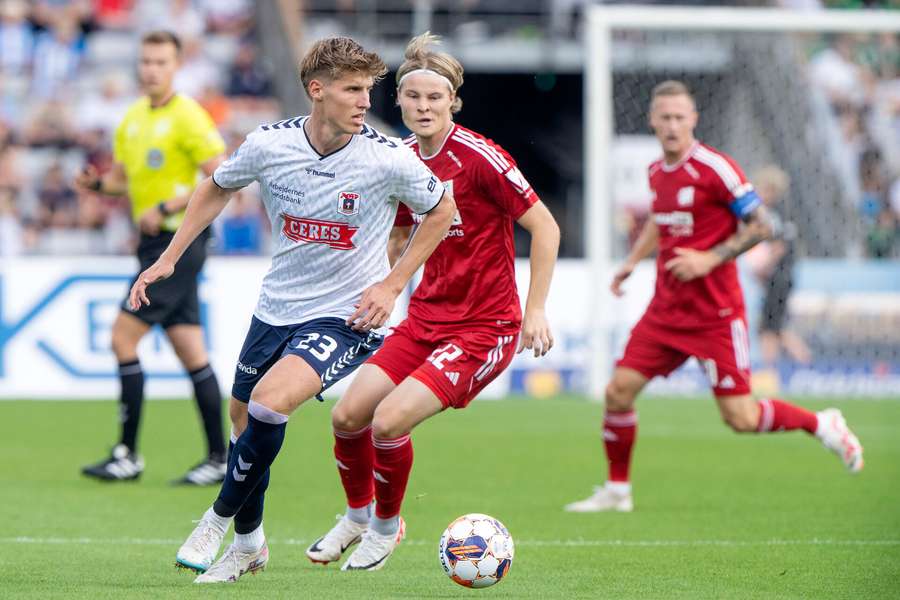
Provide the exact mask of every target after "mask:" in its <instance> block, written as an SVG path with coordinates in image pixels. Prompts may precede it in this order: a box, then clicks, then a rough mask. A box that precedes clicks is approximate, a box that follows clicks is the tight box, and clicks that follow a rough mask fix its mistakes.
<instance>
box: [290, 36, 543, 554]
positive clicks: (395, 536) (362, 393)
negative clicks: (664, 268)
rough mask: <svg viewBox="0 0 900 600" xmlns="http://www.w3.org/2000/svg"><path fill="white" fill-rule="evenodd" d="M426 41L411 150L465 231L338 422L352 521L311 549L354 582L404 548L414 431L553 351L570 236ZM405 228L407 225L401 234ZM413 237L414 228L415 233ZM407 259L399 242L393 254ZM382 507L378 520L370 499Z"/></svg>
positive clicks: (406, 114) (436, 259) (336, 412)
mask: <svg viewBox="0 0 900 600" xmlns="http://www.w3.org/2000/svg"><path fill="white" fill-rule="evenodd" d="M435 41H436V38H435V37H434V36H432V35H430V34H428V33H426V34H423V35H421V36H418V37H416V38H414V39H413V40H412V41H411V42H410V44H409V46H408V47H407V49H406V61H405V62H404V63H403V64H402V65H401V66H400V68H399V69H398V71H397V95H398V102H399V104H400V107H401V109H402V113H403V122H404V123H405V124H406V125H407V127H409V128H410V129H411V130H412V131H413V132H414V134H415V135H414V136H410V137H409V138H408V139H407V140H406V142H407V143H408V144H409V145H411V146H412V148H413V149H414V150H415V151H416V153H417V154H418V155H419V157H420V158H421V159H422V160H423V161H424V162H425V164H426V165H427V166H428V167H429V168H430V169H431V170H432V172H433V173H434V174H435V175H436V176H437V177H438V178H440V179H441V181H443V182H444V185H445V186H446V187H447V189H452V190H453V191H452V194H453V196H454V198H455V200H456V205H457V214H456V217H455V218H454V221H453V225H451V227H450V230H449V231H448V232H447V235H446V236H445V238H444V241H443V242H442V243H441V244H440V245H439V246H438V247H437V249H436V250H435V252H434V253H433V254H432V255H431V256H430V257H429V259H428V260H427V261H426V263H425V272H424V276H423V279H422V281H421V283H420V284H419V286H418V287H417V288H416V291H415V293H414V294H413V296H412V299H411V300H410V304H409V311H408V317H407V318H406V320H404V321H403V322H402V323H400V325H399V326H398V327H397V328H396V329H395V330H394V332H393V333H392V334H391V335H390V336H388V337H387V338H386V340H385V342H384V345H383V346H382V347H381V350H380V351H379V352H378V353H377V354H376V355H374V356H373V357H372V358H371V359H369V360H368V361H367V362H366V363H365V364H363V366H362V367H360V370H359V372H358V374H357V376H356V378H355V379H354V381H353V382H352V384H351V385H350V388H349V389H348V390H347V393H346V394H345V395H344V396H343V397H342V398H341V399H340V401H339V402H338V403H337V404H336V405H335V406H334V409H333V410H332V425H333V427H334V439H335V446H334V454H335V458H336V459H337V466H338V472H339V474H340V476H341V482H342V484H343V486H344V491H345V492H346V495H347V513H346V514H345V515H344V516H343V517H342V518H341V519H340V520H339V521H338V523H337V524H336V525H335V526H334V527H333V528H332V529H331V530H330V531H329V532H328V533H327V534H326V535H325V536H323V537H322V538H320V539H319V540H317V541H316V542H315V543H314V544H312V545H311V546H310V547H309V549H308V550H307V551H306V554H307V556H308V557H309V558H310V559H311V560H312V561H314V562H320V563H328V562H332V561H335V560H338V559H339V558H340V557H341V555H342V554H343V552H344V551H345V550H346V549H347V548H348V547H349V546H351V545H353V544H354V543H356V542H358V541H360V542H361V543H360V545H359V547H357V548H356V550H355V551H354V552H353V553H352V554H351V555H350V557H349V558H348V559H347V561H346V562H345V563H344V565H343V567H342V568H343V569H344V570H376V569H380V568H381V567H383V566H384V564H385V561H386V560H387V558H388V557H389V556H390V554H391V553H392V552H393V550H394V548H395V546H396V545H397V543H398V542H399V541H400V539H402V537H403V533H404V524H403V521H402V520H401V519H400V516H399V515H400V505H401V502H402V500H403V495H404V493H405V491H406V484H407V481H408V479H409V474H410V471H411V469H412V462H413V449H412V443H411V442H410V435H409V434H410V431H412V429H413V428H414V427H415V426H416V425H418V424H419V423H421V422H422V421H424V420H425V419H427V418H429V417H431V416H433V415H436V414H438V413H439V412H441V411H443V410H445V409H446V408H449V407H453V408H464V407H465V406H466V405H467V404H468V403H469V402H470V401H471V400H472V399H473V398H474V397H475V396H477V395H478V393H479V392H480V391H481V390H482V389H483V388H484V387H485V386H486V385H487V384H488V383H490V382H491V381H492V380H493V379H494V378H495V377H497V375H498V374H500V372H501V371H503V370H504V369H505V368H506V367H507V365H509V363H510V361H511V360H512V355H513V353H515V352H521V351H522V350H523V349H525V348H528V349H532V350H533V351H534V355H535V356H542V355H544V354H546V353H547V351H549V350H550V348H551V347H552V346H553V336H552V334H551V331H550V325H549V323H548V322H547V318H546V316H545V314H544V303H545V300H546V298H547V292H548V289H549V287H550V278H551V275H552V272H553V267H554V264H555V262H556V254H557V250H558V248H559V227H558V226H557V224H556V221H555V220H554V219H553V216H552V215H551V214H550V211H549V210H547V208H546V206H544V204H543V203H542V202H541V201H540V200H539V199H538V197H537V195H536V194H535V192H534V190H533V189H532V188H531V186H530V184H529V183H528V181H527V180H526V179H525V178H524V177H523V176H522V173H521V172H520V171H519V169H518V168H517V167H516V163H515V161H514V160H513V159H512V158H511V157H510V156H509V154H507V153H506V151H504V150H503V149H502V148H501V147H500V146H498V145H497V144H495V143H493V142H492V141H490V140H488V139H486V138H484V137H483V136H481V135H479V134H477V133H475V132H472V131H470V130H468V129H466V128H464V127H461V126H459V125H457V124H456V123H454V122H453V113H454V112H456V111H458V110H459V108H460V106H461V101H460V100H459V98H458V97H457V90H458V89H459V87H460V86H461V85H462V82H463V69H462V66H461V65H460V64H459V62H457V61H456V59H454V58H453V57H452V56H450V55H448V54H445V53H438V52H434V51H432V50H429V45H430V44H432V43H434V42H435ZM404 216H406V218H408V217H409V215H408V214H407V215H404V214H402V213H401V214H398V220H397V223H396V224H398V225H403V224H404V222H403V219H404ZM514 222H517V223H518V224H519V225H521V226H522V227H524V228H525V229H526V230H528V231H529V232H530V233H531V283H530V287H529V290H528V298H527V300H526V303H525V312H524V315H523V314H522V311H521V309H520V305H519V296H518V292H517V288H516V280H515V267H514V258H515V252H514V246H513V223H514ZM405 224H406V225H411V224H412V221H411V220H410V221H407V222H406V223H405ZM401 247H402V240H400V241H398V240H396V239H395V240H394V242H393V245H392V248H393V249H394V250H393V253H394V254H396V252H397V250H398V249H399V248H401ZM373 498H374V499H375V500H376V502H375V506H374V514H372V513H373V509H372V500H373Z"/></svg>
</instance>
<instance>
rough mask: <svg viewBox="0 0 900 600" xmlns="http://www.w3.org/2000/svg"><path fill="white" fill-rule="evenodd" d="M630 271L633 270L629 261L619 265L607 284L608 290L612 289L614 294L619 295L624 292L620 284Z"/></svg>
mask: <svg viewBox="0 0 900 600" xmlns="http://www.w3.org/2000/svg"><path fill="white" fill-rule="evenodd" d="M632 271H634V265H632V264H629V263H625V264H624V265H622V266H621V267H619V270H618V271H616V274H615V275H614V276H613V280H612V283H611V284H610V285H609V289H610V291H612V293H613V294H614V295H615V296H619V297H621V296H623V295H624V294H625V290H623V289H622V284H623V283H624V282H625V280H626V279H628V277H629V276H630V275H631V272H632Z"/></svg>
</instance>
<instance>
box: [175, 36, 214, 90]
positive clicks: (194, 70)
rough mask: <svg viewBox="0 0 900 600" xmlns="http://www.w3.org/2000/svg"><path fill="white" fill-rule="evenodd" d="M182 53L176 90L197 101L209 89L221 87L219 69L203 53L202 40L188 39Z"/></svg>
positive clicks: (184, 41) (176, 76)
mask: <svg viewBox="0 0 900 600" xmlns="http://www.w3.org/2000/svg"><path fill="white" fill-rule="evenodd" d="M182 43H183V44H184V46H183V49H182V51H181V61H182V62H181V68H180V69H179V70H178V74H177V75H175V89H176V90H178V91H179V92H181V93H182V94H187V95H188V96H190V97H191V98H194V99H197V98H199V97H200V95H201V94H202V93H203V90H205V89H206V88H208V87H219V71H220V70H219V68H218V67H217V66H216V65H215V63H213V62H212V61H211V60H210V59H209V58H207V56H206V55H205V54H204V53H203V43H202V40H201V39H200V38H187V39H184V40H182Z"/></svg>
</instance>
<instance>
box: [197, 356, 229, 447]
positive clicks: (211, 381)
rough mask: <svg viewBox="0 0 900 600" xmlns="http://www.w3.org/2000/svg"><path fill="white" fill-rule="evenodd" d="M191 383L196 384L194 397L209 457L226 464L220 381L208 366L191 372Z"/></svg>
mask: <svg viewBox="0 0 900 600" xmlns="http://www.w3.org/2000/svg"><path fill="white" fill-rule="evenodd" d="M190 375H191V382H192V383H193V384H194V397H195V398H196V399H197V409H198V410H199V411H200V418H201V419H202V420H203V429H204V431H205V432H206V446H207V449H208V450H209V457H210V458H212V459H214V460H216V461H219V462H225V436H224V434H223V432H222V394H221V392H220V391H219V381H218V380H217V379H216V374H215V372H214V371H213V369H212V366H211V365H209V364H207V365H205V366H203V367H200V368H199V369H196V370H194V371H191V372H190Z"/></svg>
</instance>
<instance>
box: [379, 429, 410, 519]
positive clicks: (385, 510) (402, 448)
mask: <svg viewBox="0 0 900 600" xmlns="http://www.w3.org/2000/svg"><path fill="white" fill-rule="evenodd" d="M372 445H373V446H374V447H375V468H374V473H375V516H376V517H378V518H379V519H389V518H391V517H395V516H397V515H399V514H400V505H401V504H402V503H403V495H404V494H405V493H406V484H407V482H408V481H409V473H410V471H412V464H413V447H412V442H411V441H410V439H409V434H406V435H403V436H400V437H398V438H394V439H392V440H388V439H381V438H376V437H373V438H372Z"/></svg>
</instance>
